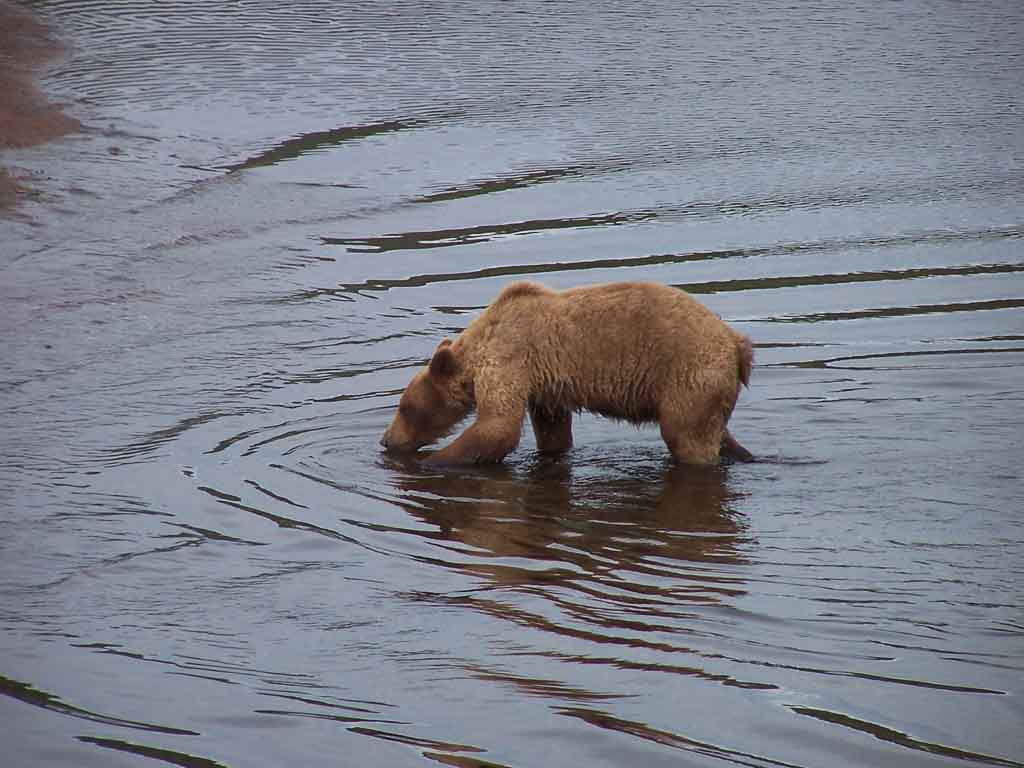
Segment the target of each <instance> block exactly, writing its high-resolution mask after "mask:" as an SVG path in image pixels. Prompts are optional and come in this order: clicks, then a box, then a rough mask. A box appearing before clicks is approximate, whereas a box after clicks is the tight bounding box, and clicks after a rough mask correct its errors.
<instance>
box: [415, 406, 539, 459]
mask: <svg viewBox="0 0 1024 768" xmlns="http://www.w3.org/2000/svg"><path fill="white" fill-rule="evenodd" d="M522 427H523V420H522V416H520V417H519V419H514V418H513V419H510V418H508V417H493V416H492V417H490V418H488V417H484V416H480V417H478V418H477V420H476V421H475V422H473V423H472V424H471V425H470V426H469V427H468V428H467V429H466V431H465V432H463V433H462V434H461V435H459V436H458V437H457V438H456V439H455V440H454V441H453V442H452V443H451V444H450V445H448V446H447V447H445V448H442V449H441V450H440V451H437V452H435V453H432V454H431V455H430V456H428V457H427V458H426V459H424V462H425V463H427V464H497V463H499V462H500V461H501V460H502V459H504V458H505V457H506V456H507V455H508V454H510V453H512V451H514V450H515V449H516V446H517V445H519V436H520V433H521V432H522Z"/></svg>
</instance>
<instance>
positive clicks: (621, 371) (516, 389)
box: [381, 282, 754, 464]
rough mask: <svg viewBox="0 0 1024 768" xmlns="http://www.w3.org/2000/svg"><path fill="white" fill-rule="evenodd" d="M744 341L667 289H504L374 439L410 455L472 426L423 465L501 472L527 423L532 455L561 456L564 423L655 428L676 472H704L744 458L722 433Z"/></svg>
mask: <svg viewBox="0 0 1024 768" xmlns="http://www.w3.org/2000/svg"><path fill="white" fill-rule="evenodd" d="M753 358H754V353H753V347H752V346H751V343H750V340H749V339H748V338H747V337H746V336H743V335H742V334H739V333H737V332H736V331H734V330H732V329H731V328H730V327H729V326H728V325H726V324H725V323H724V322H722V320H721V319H720V318H719V317H718V315H716V314H714V313H713V312H712V311H711V310H709V309H708V308H707V307H705V306H704V305H702V304H701V303H699V302H698V301H697V300H696V299H694V298H693V297H692V296H690V295H689V294H687V293H686V292H684V291H681V290H679V289H677V288H670V287H668V286H664V285H658V284H656V283H609V284H606V285H595V286H590V287H585V288H573V289H570V290H567V291H561V292H558V291H553V290H550V289H548V288H545V287H544V286H542V285H539V284H537V283H531V282H517V283H513V284H512V285H509V286H508V287H507V288H505V290H503V291H502V292H501V294H500V295H499V296H498V298H497V299H496V300H495V301H494V302H493V303H492V304H491V305H490V306H489V307H487V309H486V310H484V312H483V314H481V315H480V316H479V317H478V318H477V319H476V320H474V321H473V322H472V323H470V325H469V327H468V328H466V330H465V331H463V332H462V333H461V334H460V335H459V336H458V338H456V339H455V341H450V340H449V339H445V340H444V341H442V342H441V344H440V345H439V346H438V348H437V350H436V351H435V352H434V355H433V357H432V358H431V360H430V364H429V365H428V366H427V367H426V368H425V369H424V370H422V371H420V372H419V373H417V374H416V375H415V376H414V377H413V380H412V381H411V382H410V384H409V386H408V387H406V390H405V392H404V393H403V394H402V399H401V401H400V403H399V406H398V414H397V415H396V416H395V418H394V421H392V423H391V426H390V427H388V429H387V431H386V432H385V433H384V437H383V438H382V439H381V444H382V445H384V446H385V447H386V448H388V449H390V450H416V449H418V448H420V447H422V446H424V445H428V444H429V443H433V442H434V441H436V440H438V439H440V438H442V437H444V436H445V435H446V434H448V433H449V432H450V431H451V430H452V429H453V428H454V427H455V426H456V425H457V424H458V423H459V422H460V421H462V419H463V418H465V417H466V416H467V415H469V413H470V412H471V411H473V410H476V413H477V417H476V421H475V422H474V423H473V424H472V425H471V426H470V427H469V428H468V429H466V431H465V432H463V433H462V434H461V435H460V436H459V437H458V438H457V439H456V440H455V441H453V442H452V443H451V444H450V445H449V446H447V447H446V448H444V449H442V450H440V451H438V452H436V453H434V454H432V455H431V456H430V457H429V458H428V459H427V461H430V462H434V463H453V464H465V463H487V462H499V461H501V460H502V459H503V458H504V457H505V456H506V455H507V454H509V453H510V452H511V451H513V450H514V449H515V447H516V446H517V445H518V444H519V436H520V433H521V431H522V424H523V417H524V416H525V414H526V411H527V410H529V412H530V419H531V421H532V422H533V429H534V434H535V435H536V437H537V447H538V449H539V450H540V451H542V452H545V453H554V452H560V451H564V450H567V449H569V448H570V447H571V446H572V414H573V411H579V410H587V411H593V412H595V413H599V414H601V415H603V416H610V417H612V418H617V419H624V420H626V421H630V422H633V423H637V424H640V423H645V422H655V421H656V422H658V423H659V424H660V425H661V436H662V438H663V439H664V440H665V443H666V444H667V445H668V448H669V450H670V451H671V452H672V455H673V456H674V457H675V458H676V460H678V461H680V462H684V463H689V464H710V463H713V462H716V461H717V460H718V458H719V456H720V455H726V456H730V457H732V458H735V459H739V460H741V461H750V460H752V459H753V456H751V454H750V452H749V451H747V450H746V449H745V448H744V447H743V446H742V445H740V444H739V443H738V442H736V440H735V439H734V438H733V437H732V435H730V434H729V432H728V430H727V429H726V423H727V422H728V421H729V416H730V415H731V414H732V410H733V407H734V406H735V405H736V399H737V398H738V397H739V391H740V386H741V385H747V384H749V381H750V368H751V365H752V364H753Z"/></svg>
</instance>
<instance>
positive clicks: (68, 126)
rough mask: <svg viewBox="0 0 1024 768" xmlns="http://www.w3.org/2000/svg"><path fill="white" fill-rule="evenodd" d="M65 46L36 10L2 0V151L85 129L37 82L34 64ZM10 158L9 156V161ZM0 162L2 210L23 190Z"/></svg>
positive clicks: (50, 139) (15, 178)
mask: <svg viewBox="0 0 1024 768" xmlns="http://www.w3.org/2000/svg"><path fill="white" fill-rule="evenodd" d="M62 50H63V46H62V45H61V44H60V42H59V41H58V40H57V39H56V38H55V37H54V36H53V35H52V33H51V32H50V30H49V29H48V28H47V27H46V26H45V25H44V24H42V23H41V22H40V21H38V20H37V19H36V18H35V17H34V16H32V15H30V14H29V13H26V12H25V11H24V10H22V9H20V8H17V7H15V6H14V5H13V4H11V3H6V2H0V63H2V66H0V152H3V151H6V150H10V149H17V148H21V147H30V146H33V145H36V144H43V143H45V142H48V141H53V140H54V139H57V138H60V137H61V136H64V135H66V134H69V133H75V132H76V131H79V130H81V127H82V126H81V123H79V121H78V120H76V119H75V118H73V117H71V116H70V115H67V114H65V112H64V111H63V109H62V108H61V106H60V105H59V104H53V103H51V102H50V101H48V100H47V99H46V96H45V95H44V94H43V93H42V91H41V90H40V88H39V83H38V82H37V80H36V79H35V72H36V69H37V68H38V67H39V66H41V65H42V64H44V63H45V62H47V61H49V60H50V59H52V58H54V57H55V56H57V55H59V54H60V53H61V51H62ZM6 160H7V158H5V161H6ZM5 165H6V162H5V164H4V165H0V210H3V209H6V208H10V207H11V206H13V205H15V204H16V203H17V200H18V195H19V194H20V193H22V192H24V191H25V187H24V186H23V185H22V184H20V183H19V180H18V179H17V177H16V175H12V174H11V172H10V171H9V170H8V169H7V168H6V167H5Z"/></svg>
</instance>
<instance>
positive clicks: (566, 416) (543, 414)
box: [530, 406, 572, 453]
mask: <svg viewBox="0 0 1024 768" xmlns="http://www.w3.org/2000/svg"><path fill="white" fill-rule="evenodd" d="M530 422H531V423H532V424H533V434H534V436H535V437H536V438H537V450H538V451H540V452H541V453H563V452H565V451H568V450H569V449H570V448H572V411H570V410H569V409H568V408H560V409H555V410H554V411H551V410H548V409H546V408H541V407H538V406H530Z"/></svg>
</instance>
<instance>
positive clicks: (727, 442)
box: [721, 429, 756, 462]
mask: <svg viewBox="0 0 1024 768" xmlns="http://www.w3.org/2000/svg"><path fill="white" fill-rule="evenodd" d="M721 455H722V456H725V457H727V458H730V459H733V460H734V461H745V462H750V461H756V459H755V458H754V454H752V453H751V452H750V451H748V450H747V449H746V448H744V447H743V446H742V445H740V443H739V441H738V440H737V439H736V438H735V437H733V436H732V433H731V432H730V431H729V430H728V429H726V430H725V431H724V432H722V447H721Z"/></svg>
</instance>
